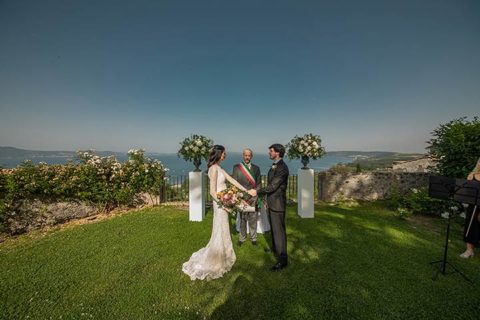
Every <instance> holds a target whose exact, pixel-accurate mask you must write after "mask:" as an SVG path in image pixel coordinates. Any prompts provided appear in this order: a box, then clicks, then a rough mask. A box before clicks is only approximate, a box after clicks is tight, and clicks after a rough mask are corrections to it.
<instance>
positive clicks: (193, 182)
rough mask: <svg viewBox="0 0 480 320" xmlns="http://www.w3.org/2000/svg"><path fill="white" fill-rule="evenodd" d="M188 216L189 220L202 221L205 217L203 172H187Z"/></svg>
mask: <svg viewBox="0 0 480 320" xmlns="http://www.w3.org/2000/svg"><path fill="white" fill-rule="evenodd" d="M188 181H189V192H188V202H189V217H190V221H203V219H204V218H205V192H204V188H203V172H193V171H191V172H189V173H188Z"/></svg>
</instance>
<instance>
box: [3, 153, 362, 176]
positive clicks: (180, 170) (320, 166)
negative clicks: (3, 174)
mask: <svg viewBox="0 0 480 320" xmlns="http://www.w3.org/2000/svg"><path fill="white" fill-rule="evenodd" d="M146 156H147V157H150V158H154V159H158V160H160V161H161V162H162V163H163V165H164V166H166V167H167V168H168V169H170V170H169V172H168V175H170V176H179V175H187V174H188V172H189V171H191V170H192V169H193V168H194V166H193V164H192V163H189V162H186V161H184V160H183V159H181V158H178V157H177V155H176V154H158V153H155V154H148V153H147V154H146ZM71 159H72V157H68V156H65V157H34V158H30V159H29V160H32V161H33V162H34V163H39V162H41V161H43V162H46V163H48V164H65V163H66V162H67V161H68V160H71ZM117 159H118V160H119V161H121V162H124V161H125V160H126V159H127V155H117ZM24 160H26V159H25V158H0V166H2V167H4V168H14V167H16V166H17V165H19V164H20V163H22V162H23V161H24ZM353 160H354V159H353V157H352V156H338V155H329V154H328V153H327V154H326V155H325V156H324V157H323V158H321V159H319V160H315V161H310V164H309V167H310V168H312V169H314V170H315V171H323V170H327V169H329V168H330V167H332V166H333V165H335V164H337V163H348V162H352V161H353ZM240 161H242V154H241V153H235V152H230V153H228V154H227V158H226V159H225V161H224V162H223V163H222V167H223V168H224V169H225V170H226V171H227V172H232V168H233V166H234V165H235V164H237V163H239V162H240ZM285 162H286V163H287V165H288V167H289V169H290V172H291V173H296V172H297V170H298V169H299V168H301V167H302V163H301V162H300V160H289V159H287V158H285ZM252 163H254V164H256V165H258V166H259V167H260V170H261V172H262V174H266V173H267V172H268V169H269V168H270V166H271V164H272V161H271V160H270V159H269V157H268V155H266V154H256V155H254V157H253V160H252ZM201 169H202V170H204V169H206V163H205V161H203V163H202V166H201Z"/></svg>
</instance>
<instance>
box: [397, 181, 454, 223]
mask: <svg viewBox="0 0 480 320" xmlns="http://www.w3.org/2000/svg"><path fill="white" fill-rule="evenodd" d="M388 203H389V206H390V208H391V209H392V210H394V212H395V215H396V216H398V217H400V218H408V217H409V216H411V215H412V214H421V215H432V216H440V215H442V214H444V213H445V212H450V213H459V212H460V211H462V205H461V204H459V203H458V202H456V201H453V200H440V199H434V198H430V197H429V196H428V190H427V188H418V189H417V188H412V189H411V190H409V191H408V192H406V193H404V194H401V193H400V192H399V191H398V189H396V188H395V187H393V189H392V192H391V194H390V197H389V199H388Z"/></svg>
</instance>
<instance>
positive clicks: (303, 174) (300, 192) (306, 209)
mask: <svg viewBox="0 0 480 320" xmlns="http://www.w3.org/2000/svg"><path fill="white" fill-rule="evenodd" d="M313 181H314V180H313V169H308V170H302V169H299V170H298V189H297V197H298V215H299V216H300V217H302V218H313V217H314V214H313V210H314V207H313V202H314V191H313V190H314V189H313V187H314V185H313V184H314V182H313Z"/></svg>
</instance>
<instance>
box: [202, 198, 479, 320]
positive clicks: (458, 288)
mask: <svg viewBox="0 0 480 320" xmlns="http://www.w3.org/2000/svg"><path fill="white" fill-rule="evenodd" d="M376 211H378V210H377V209H376V208H374V207H373V208H371V210H368V209H367V210H361V211H360V212H358V211H357V209H356V208H342V207H338V206H335V207H333V206H332V207H328V206H322V207H320V208H318V207H317V210H316V216H317V218H315V219H301V218H299V217H298V216H296V215H295V214H294V213H295V212H296V208H295V207H294V208H290V210H289V212H288V219H287V229H288V230H287V237H288V253H289V260H290V265H289V267H288V268H287V269H285V270H282V271H281V272H277V273H272V272H271V271H269V267H270V266H271V265H272V263H273V262H274V259H273V257H272V256H270V255H267V254H264V255H257V256H255V257H256V259H257V261H239V260H237V264H236V265H235V267H234V269H233V270H232V272H231V274H230V275H229V277H230V278H229V281H228V283H227V285H226V286H225V287H224V289H223V290H224V293H225V296H226V298H225V299H224V301H223V303H221V304H220V305H217V306H216V307H215V308H214V310H213V312H212V313H211V318H212V319H225V318H229V319H267V318H295V319H298V318H302V319H309V318H310V319H318V318H322V319H354V318H355V319H361V318H364V319H372V318H384V319H392V318H397V319H404V318H416V319H422V318H425V319H428V318H433V317H436V318H449V317H450V318H451V317H455V316H457V317H458V316H459V315H461V316H462V318H465V319H468V318H471V316H472V315H474V314H475V313H476V312H478V309H476V307H475V306H474V305H472V304H471V303H470V302H469V300H468V299H467V292H466V291H465V290H467V289H470V287H468V285H467V284H466V283H464V282H463V280H462V279H461V278H460V277H459V276H457V275H452V276H450V277H448V278H447V277H442V278H441V279H439V280H438V281H436V282H434V281H432V280H431V276H432V275H433V273H434V271H435V269H434V268H433V267H432V266H430V265H429V262H430V261H432V260H437V258H438V257H439V255H440V253H441V250H442V242H441V239H440V238H439V237H438V236H435V235H432V234H430V233H424V232H423V230H415V229H413V228H411V227H410V226H409V225H408V222H405V221H401V220H398V219H396V218H394V217H388V216H386V215H385V213H383V214H379V213H378V212H376ZM269 240H270V239H269V235H265V236H264V241H269ZM475 278H476V281H477V282H478V281H480V278H479V277H478V275H477V276H476V277H475ZM476 292H477V294H478V293H479V290H478V289H476ZM452 295H455V296H456V297H458V298H456V299H453V300H454V301H455V302H454V303H448V304H446V303H445V297H446V296H449V297H451V296H452ZM461 297H463V298H461ZM450 302H452V299H450Z"/></svg>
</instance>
